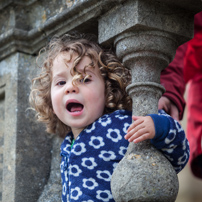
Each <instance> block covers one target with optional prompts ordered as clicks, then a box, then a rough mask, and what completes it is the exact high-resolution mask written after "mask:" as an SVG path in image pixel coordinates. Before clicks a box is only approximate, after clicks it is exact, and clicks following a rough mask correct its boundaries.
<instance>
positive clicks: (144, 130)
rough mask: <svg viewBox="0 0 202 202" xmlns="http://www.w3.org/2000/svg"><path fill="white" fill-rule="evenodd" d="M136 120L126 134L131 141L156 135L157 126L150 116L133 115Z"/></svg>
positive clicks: (138, 140)
mask: <svg viewBox="0 0 202 202" xmlns="http://www.w3.org/2000/svg"><path fill="white" fill-rule="evenodd" d="M132 119H133V120H134V122H133V123H132V124H131V125H130V127H129V128H128V130H127V134H126V135H125V139H126V140H128V141H129V142H132V141H133V142H134V143H138V142H142V141H143V140H147V139H153V138H154V137H155V126H154V122H153V119H152V118H151V117H150V116H132Z"/></svg>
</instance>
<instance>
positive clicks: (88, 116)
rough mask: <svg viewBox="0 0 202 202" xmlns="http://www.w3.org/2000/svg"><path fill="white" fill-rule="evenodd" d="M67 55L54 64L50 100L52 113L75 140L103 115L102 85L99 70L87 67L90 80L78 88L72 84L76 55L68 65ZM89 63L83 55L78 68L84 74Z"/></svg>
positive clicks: (56, 60) (103, 98) (79, 84)
mask: <svg viewBox="0 0 202 202" xmlns="http://www.w3.org/2000/svg"><path fill="white" fill-rule="evenodd" d="M69 58H70V55H69V53H68V52H64V53H60V54H59V55H58V56H57V57H56V58H55V60H54V61H53V67H52V78H53V79H52V84H51V100H52V106H53V110H54V113H55V114H56V115H57V117H58V118H59V119H60V120H61V121H62V122H63V123H64V124H66V125H68V126H69V127H71V130H72V132H73V134H74V138H76V137H77V136H78V135H79V133H80V132H81V131H82V130H83V129H84V128H85V127H86V126H88V125H89V124H91V123H93V122H94V121H95V120H96V119H98V118H99V117H101V116H102V114H103V111H104V108H105V84H104V80H103V78H102V76H101V74H100V71H99V68H98V67H97V66H96V67H95V68H89V67H88V68H87V69H86V74H88V75H90V76H91V77H89V78H87V80H86V81H85V82H84V83H83V82H82V81H81V82H78V85H73V84H72V79H73V77H72V75H71V72H70V71H71V69H72V66H73V61H74V58H75V56H73V58H72V60H71V61H70V62H65V59H66V60H69ZM90 63H91V60H90V58H89V57H87V56H85V57H83V58H82V60H81V62H80V63H79V64H78V65H77V70H79V71H83V70H84V67H85V66H86V65H88V64H90Z"/></svg>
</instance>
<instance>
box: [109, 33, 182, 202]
mask: <svg viewBox="0 0 202 202" xmlns="http://www.w3.org/2000/svg"><path fill="white" fill-rule="evenodd" d="M175 44H176V42H175V40H173V38H172V37H171V36H170V35H169V34H167V33H164V32H161V31H143V30H139V31H133V32H129V33H124V34H121V35H120V36H119V37H117V38H116V39H115V46H116V51H117V55H118V56H119V57H120V58H121V59H122V61H123V63H124V65H126V66H127V67H128V68H130V69H131V72H132V83H131V84H130V85H129V86H128V87H127V91H128V93H129V95H130V96H131V98H132V99H133V114H134V115H136V116H143V115H146V114H150V113H157V112H158V109H157V103H158V100H159V98H160V97H161V95H162V93H163V92H164V88H163V87H162V86H161V85H160V84H159V83H160V72H161V70H162V69H163V68H164V67H166V66H167V65H168V63H169V61H170V58H171V56H172V51H174V48H175ZM168 50H169V51H170V53H169V51H168ZM178 186H179V184H178V178H177V175H176V173H175V171H174V169H173V168H172V166H171V164H170V163H169V162H168V161H167V159H166V158H165V157H164V156H163V155H162V154H160V152H158V151H157V150H156V149H154V148H153V146H152V145H151V144H150V141H149V140H148V141H144V142H142V143H138V144H134V143H130V145H129V147H128V150H127V154H126V155H125V157H124V158H123V160H122V161H121V162H120V163H119V165H118V166H117V168H116V170H115V172H114V173H113V176H112V181H111V189H112V193H113V196H114V199H115V201H116V202H128V201H138V202H141V201H144V202H147V201H148V202H152V201H155V202H158V201H159V202H160V201H161V202H162V201H164V202H170V201H175V199H176V196H177V193H178Z"/></svg>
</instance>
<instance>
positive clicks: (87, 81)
mask: <svg viewBox="0 0 202 202" xmlns="http://www.w3.org/2000/svg"><path fill="white" fill-rule="evenodd" d="M89 82H91V79H89V78H83V79H81V80H80V83H89Z"/></svg>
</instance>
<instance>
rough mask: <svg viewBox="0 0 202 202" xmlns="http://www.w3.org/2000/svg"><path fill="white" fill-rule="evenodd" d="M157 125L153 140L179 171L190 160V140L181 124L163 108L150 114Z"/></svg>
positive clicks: (155, 145)
mask: <svg viewBox="0 0 202 202" xmlns="http://www.w3.org/2000/svg"><path fill="white" fill-rule="evenodd" d="M149 116H151V117H152V119H153V121H154V125H155V131H156V134H155V137H154V138H153V139H152V140H151V143H152V144H153V146H154V147H156V148H157V149H158V150H160V151H161V152H162V153H163V154H164V156H165V157H166V158H167V159H168V160H169V161H170V163H171V164H172V166H173V167H174V169H175V171H176V172H177V173H179V172H180V171H181V170H182V169H183V168H184V167H185V165H186V164H187V162H188V160H189V153H190V151H189V142H188V140H187V138H186V136H185V133H184V130H183V128H182V127H181V125H180V124H179V123H178V122H177V121H176V120H174V119H173V118H172V117H171V116H169V115H168V114H166V113H165V112H164V111H163V110H159V113H158V115H157V114H150V115H149Z"/></svg>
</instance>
